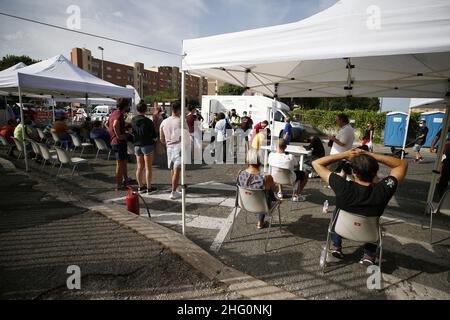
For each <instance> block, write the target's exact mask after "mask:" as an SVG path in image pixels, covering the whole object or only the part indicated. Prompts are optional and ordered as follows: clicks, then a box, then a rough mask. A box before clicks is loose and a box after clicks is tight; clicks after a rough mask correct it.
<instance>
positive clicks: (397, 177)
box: [313, 149, 408, 265]
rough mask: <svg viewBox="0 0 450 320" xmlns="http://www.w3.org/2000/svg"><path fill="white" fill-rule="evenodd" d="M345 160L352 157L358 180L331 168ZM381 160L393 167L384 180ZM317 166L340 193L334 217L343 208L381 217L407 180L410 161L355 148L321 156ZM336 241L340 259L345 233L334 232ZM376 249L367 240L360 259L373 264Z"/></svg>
mask: <svg viewBox="0 0 450 320" xmlns="http://www.w3.org/2000/svg"><path fill="white" fill-rule="evenodd" d="M344 160H347V161H350V166H351V170H352V173H353V176H354V178H355V181H354V182H353V181H347V180H346V179H345V178H343V177H341V176H340V175H339V174H337V173H334V172H331V171H330V170H329V169H328V168H327V167H328V166H330V165H332V164H334V163H341V162H342V161H344ZM379 163H381V164H384V165H386V166H388V167H389V168H390V169H391V171H390V173H389V176H388V177H386V178H384V179H381V180H378V171H379V169H380V166H379ZM313 166H314V169H315V170H316V172H317V173H318V174H319V176H320V177H321V178H322V180H323V181H324V182H326V183H329V184H330V186H331V188H332V189H333V191H334V192H335V194H336V210H335V212H334V217H333V219H334V218H335V215H336V214H338V213H339V210H345V211H347V212H349V213H353V214H357V215H361V216H366V217H380V216H381V215H383V213H384V210H385V209H386V207H387V205H388V203H389V201H390V200H391V198H392V197H393V195H394V194H395V192H396V191H397V188H398V185H399V184H400V183H402V182H403V181H404V179H405V177H406V173H407V171H408V163H407V162H406V161H405V160H400V159H396V158H393V157H390V156H383V155H379V154H374V153H369V152H367V151H364V150H361V149H353V150H350V151H346V152H343V153H338V154H335V155H332V156H329V157H325V158H322V159H318V160H316V161H314V162H313ZM332 241H333V251H332V255H333V256H334V257H335V258H337V259H343V258H344V254H343V252H342V237H341V236H340V235H338V234H333V235H332ZM376 250H377V246H376V245H375V244H373V243H367V244H365V245H364V256H363V257H362V259H361V260H360V263H361V264H364V265H373V264H374V263H375V255H376Z"/></svg>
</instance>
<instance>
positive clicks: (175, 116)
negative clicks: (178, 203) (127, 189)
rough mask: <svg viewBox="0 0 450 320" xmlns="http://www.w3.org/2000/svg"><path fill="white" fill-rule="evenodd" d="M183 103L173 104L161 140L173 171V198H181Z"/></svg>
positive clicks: (163, 125) (161, 129)
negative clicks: (179, 188) (179, 187)
mask: <svg viewBox="0 0 450 320" xmlns="http://www.w3.org/2000/svg"><path fill="white" fill-rule="evenodd" d="M180 115H181V103H180V102H174V103H173V104H172V116H170V117H169V118H167V119H166V120H164V121H163V122H162V123H161V128H160V133H159V135H160V141H161V143H162V144H164V145H166V148H167V163H168V167H169V169H170V173H171V182H172V192H171V194H170V199H171V200H177V199H180V198H181V193H180V192H178V191H177V189H178V185H179V182H180V173H181V148H182V145H181V129H182V128H181V118H180Z"/></svg>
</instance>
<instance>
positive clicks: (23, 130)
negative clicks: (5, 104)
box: [18, 86, 28, 172]
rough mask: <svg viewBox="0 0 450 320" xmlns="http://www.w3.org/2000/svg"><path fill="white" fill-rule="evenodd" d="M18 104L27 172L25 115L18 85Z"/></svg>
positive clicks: (26, 169)
mask: <svg viewBox="0 0 450 320" xmlns="http://www.w3.org/2000/svg"><path fill="white" fill-rule="evenodd" d="M18 89H19V105H20V123H21V124H22V138H23V142H22V143H23V154H24V157H25V171H26V172H28V155H27V145H26V143H25V137H26V135H25V117H24V115H23V104H22V92H21V91H22V90H21V89H20V86H19V88H18Z"/></svg>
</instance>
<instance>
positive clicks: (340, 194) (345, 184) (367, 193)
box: [330, 173, 398, 217]
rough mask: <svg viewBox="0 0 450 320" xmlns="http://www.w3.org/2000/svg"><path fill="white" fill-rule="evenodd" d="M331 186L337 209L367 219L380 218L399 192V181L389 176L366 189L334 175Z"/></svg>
mask: <svg viewBox="0 0 450 320" xmlns="http://www.w3.org/2000/svg"><path fill="white" fill-rule="evenodd" d="M330 186H331V188H332V189H333V191H334V193H335V194H336V207H337V208H339V209H342V210H345V211H347V212H349V213H353V214H357V215H361V216H365V217H380V216H381V215H383V212H384V210H385V209H386V207H387V205H388V203H389V201H390V200H391V198H392V196H393V195H394V194H395V191H397V187H398V181H397V179H396V178H394V177H392V176H389V177H387V178H384V179H383V180H381V181H380V182H379V183H377V184H373V185H370V186H368V187H365V186H362V185H360V184H357V183H356V182H353V181H347V180H346V179H344V178H342V177H341V176H339V175H337V174H335V173H332V174H331V175H330Z"/></svg>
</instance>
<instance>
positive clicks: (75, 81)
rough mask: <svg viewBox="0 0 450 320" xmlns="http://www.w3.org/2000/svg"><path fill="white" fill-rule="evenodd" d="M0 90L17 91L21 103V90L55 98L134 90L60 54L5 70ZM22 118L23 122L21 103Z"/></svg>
mask: <svg viewBox="0 0 450 320" xmlns="http://www.w3.org/2000/svg"><path fill="white" fill-rule="evenodd" d="M0 90H1V91H4V92H7V93H10V94H15V93H17V94H18V96H19V100H20V104H21V106H22V94H37V95H42V96H43V95H48V96H52V97H55V98H58V97H78V98H79V97H84V98H85V99H88V98H89V96H93V97H104V98H112V97H114V98H116V97H124V98H132V97H133V94H134V93H133V90H131V89H127V88H123V87H120V86H116V85H114V84H112V83H109V82H107V81H104V80H101V79H99V78H97V77H95V76H93V75H92V74H90V73H88V72H86V71H84V70H81V69H80V68H78V67H77V66H75V65H74V64H72V63H71V62H70V61H69V60H68V59H67V58H66V57H64V56H63V55H58V56H55V57H53V58H50V59H48V60H45V61H41V62H38V63H35V64H33V65H31V66H28V67H24V68H20V69H17V70H13V71H10V72H5V73H4V74H3V75H1V77H0ZM21 122H22V123H23V122H24V117H23V107H22V108H21ZM24 131H25V129H24ZM24 136H25V133H24ZM25 154H26V153H25ZM25 168H26V170H27V171H28V160H27V157H26V155H25Z"/></svg>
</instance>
